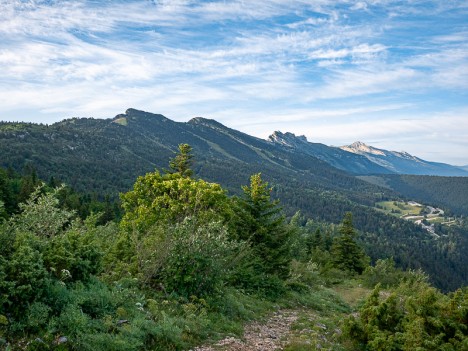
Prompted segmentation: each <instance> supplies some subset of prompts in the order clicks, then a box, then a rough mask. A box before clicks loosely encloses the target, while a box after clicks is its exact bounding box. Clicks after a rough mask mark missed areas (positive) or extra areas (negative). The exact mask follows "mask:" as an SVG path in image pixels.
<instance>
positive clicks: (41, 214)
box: [12, 185, 74, 237]
mask: <svg viewBox="0 0 468 351" xmlns="http://www.w3.org/2000/svg"><path fill="white" fill-rule="evenodd" d="M60 191H61V188H57V189H54V190H53V191H52V192H51V193H49V194H45V195H44V194H43V192H44V186H43V185H42V186H40V187H38V188H36V190H35V191H34V192H33V193H32V194H31V196H30V198H29V199H28V200H27V201H26V202H25V203H23V204H20V205H19V207H20V210H21V215H19V216H16V217H14V218H13V220H12V222H13V225H14V227H15V230H19V231H27V232H30V233H33V234H34V235H37V236H39V237H53V236H55V235H57V234H59V233H60V232H61V231H62V230H63V228H64V226H65V225H66V224H67V223H69V222H70V220H71V218H72V217H73V216H74V213H73V212H70V211H67V210H63V209H60V208H58V205H59V200H58V199H57V194H58V193H59V192H60Z"/></svg>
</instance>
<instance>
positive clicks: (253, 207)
mask: <svg viewBox="0 0 468 351" xmlns="http://www.w3.org/2000/svg"><path fill="white" fill-rule="evenodd" d="M242 190H243V192H244V193H243V196H242V197H241V198H240V199H239V205H240V209H241V212H240V217H241V224H240V226H239V227H238V235H239V238H240V239H243V240H247V241H249V242H250V244H251V245H252V248H253V249H254V251H255V253H256V255H257V256H258V257H259V258H260V259H261V261H262V263H263V266H264V269H265V272H266V273H268V274H275V275H278V276H279V277H286V276H287V275H288V267H289V262H290V255H289V245H288V244H289V236H290V231H289V229H288V226H287V225H286V222H285V218H284V216H283V215H282V214H281V208H280V207H279V206H278V201H272V200H271V198H270V191H271V189H270V188H269V187H268V183H267V182H264V181H263V180H262V178H261V174H260V173H258V174H254V175H252V176H251V177H250V186H243V187H242Z"/></svg>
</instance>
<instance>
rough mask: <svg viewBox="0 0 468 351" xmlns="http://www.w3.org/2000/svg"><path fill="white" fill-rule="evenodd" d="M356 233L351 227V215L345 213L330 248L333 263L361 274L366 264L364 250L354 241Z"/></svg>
mask: <svg viewBox="0 0 468 351" xmlns="http://www.w3.org/2000/svg"><path fill="white" fill-rule="evenodd" d="M356 237H357V233H356V231H355V230H354V227H353V217H352V214H351V213H350V212H348V213H346V215H345V217H344V219H343V222H342V224H341V227H340V236H339V237H337V238H335V240H334V241H333V245H332V248H331V253H332V255H333V263H334V265H335V266H336V267H337V268H339V269H341V270H343V271H350V272H354V273H358V274H361V273H362V272H363V271H364V269H365V268H366V266H367V264H368V257H367V256H366V255H365V254H364V250H363V249H362V248H361V247H359V245H358V244H357V243H356V241H355V240H356Z"/></svg>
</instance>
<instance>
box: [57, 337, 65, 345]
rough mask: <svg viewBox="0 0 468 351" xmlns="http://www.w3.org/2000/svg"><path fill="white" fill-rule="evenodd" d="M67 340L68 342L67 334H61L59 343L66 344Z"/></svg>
mask: <svg viewBox="0 0 468 351" xmlns="http://www.w3.org/2000/svg"><path fill="white" fill-rule="evenodd" d="M66 342H68V338H67V337H66V336H61V337H60V338H58V340H57V344H58V345H60V344H65V343H66Z"/></svg>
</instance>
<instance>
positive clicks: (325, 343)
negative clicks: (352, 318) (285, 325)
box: [284, 280, 370, 351]
mask: <svg viewBox="0 0 468 351" xmlns="http://www.w3.org/2000/svg"><path fill="white" fill-rule="evenodd" d="M369 293H370V290H369V289H367V288H364V287H363V286H362V285H361V284H360V282H359V281H354V280H349V281H344V282H343V283H341V284H339V285H337V286H335V287H333V289H327V288H320V289H318V290H317V291H312V292H310V293H308V294H305V295H303V297H302V300H303V302H304V308H303V309H301V310H300V312H299V318H298V320H297V321H296V322H295V323H294V324H293V326H292V331H291V332H292V334H291V337H290V339H289V341H288V344H287V345H286V346H285V348H284V350H285V351H309V350H319V349H323V350H334V351H342V350H346V347H345V346H344V345H343V344H342V342H341V334H342V331H341V325H342V322H343V320H344V318H346V317H347V316H348V315H349V314H350V313H351V312H353V311H354V310H355V309H356V308H357V307H358V306H359V304H360V303H361V302H362V301H363V300H364V299H365V297H367V295H368V294H369ZM292 301H294V299H293V300H292Z"/></svg>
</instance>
